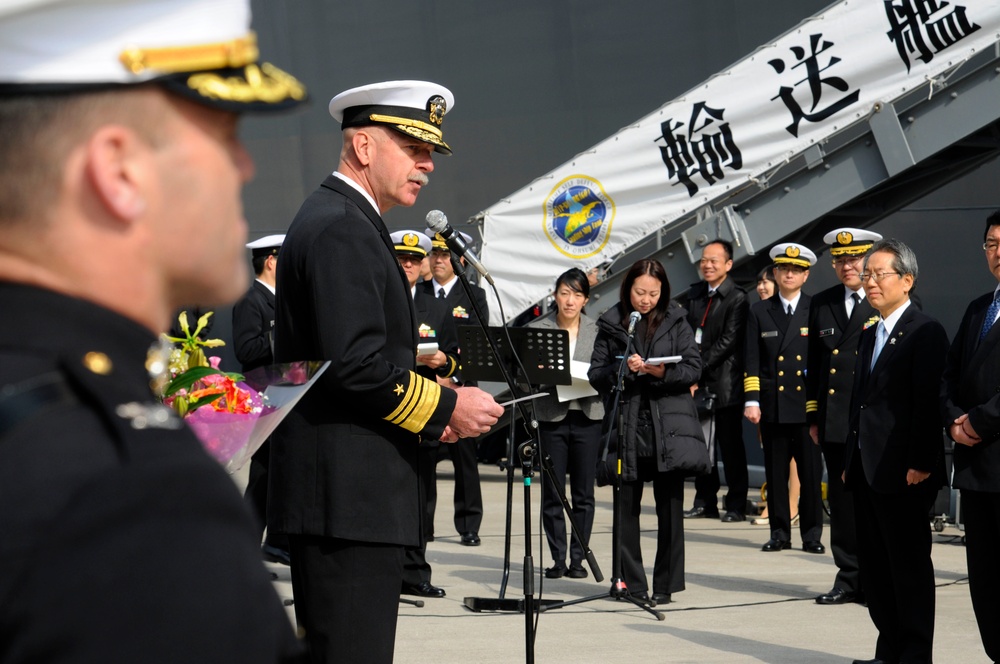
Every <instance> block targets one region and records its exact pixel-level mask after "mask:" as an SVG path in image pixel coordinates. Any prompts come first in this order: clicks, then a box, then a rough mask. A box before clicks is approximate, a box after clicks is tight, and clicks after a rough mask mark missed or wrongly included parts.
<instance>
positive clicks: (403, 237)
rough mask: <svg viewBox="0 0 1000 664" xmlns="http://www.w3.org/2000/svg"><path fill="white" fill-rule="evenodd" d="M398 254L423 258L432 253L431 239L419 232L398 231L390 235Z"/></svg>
mask: <svg viewBox="0 0 1000 664" xmlns="http://www.w3.org/2000/svg"><path fill="white" fill-rule="evenodd" d="M389 239H390V240H392V246H393V247H394V248H395V249H396V253H397V254H406V255H408V256H417V257H418V258H423V257H424V256H426V255H427V254H429V253H430V251H431V239H430V238H429V237H427V236H426V235H424V234H423V233H418V232H417V231H396V232H395V233H392V234H390V235H389Z"/></svg>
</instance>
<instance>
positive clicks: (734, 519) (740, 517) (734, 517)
mask: <svg viewBox="0 0 1000 664" xmlns="http://www.w3.org/2000/svg"><path fill="white" fill-rule="evenodd" d="M746 520H747V517H746V515H745V514H740V513H739V512H734V511H733V510H729V511H728V512H726V513H725V514H724V515H723V517H722V522H723V523H738V522H740V521H746Z"/></svg>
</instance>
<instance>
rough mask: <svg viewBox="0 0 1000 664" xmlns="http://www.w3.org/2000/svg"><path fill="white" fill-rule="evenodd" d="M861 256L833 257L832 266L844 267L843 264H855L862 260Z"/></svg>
mask: <svg viewBox="0 0 1000 664" xmlns="http://www.w3.org/2000/svg"><path fill="white" fill-rule="evenodd" d="M863 258H864V257H863V256H842V257H840V258H835V259H833V266H834V267H844V266H845V265H857V264H858V263H860V262H861V261H862V260H863Z"/></svg>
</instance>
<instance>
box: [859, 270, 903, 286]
mask: <svg viewBox="0 0 1000 664" xmlns="http://www.w3.org/2000/svg"><path fill="white" fill-rule="evenodd" d="M893 274H894V275H896V276H897V277H898V276H899V272H879V273H878V274H875V273H874V272H862V273H861V274H860V275H858V276H860V277H861V281H868V280H869V279H874V280H875V283H877V284H880V283H882V282H883V281H885V278H886V277H888V276H890V275H893Z"/></svg>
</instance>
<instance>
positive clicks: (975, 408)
mask: <svg viewBox="0 0 1000 664" xmlns="http://www.w3.org/2000/svg"><path fill="white" fill-rule="evenodd" d="M983 251H985V252H986V263H987V266H988V267H989V269H990V272H991V273H992V274H993V276H994V277H995V278H996V279H997V280H998V281H1000V211H997V212H994V213H993V214H991V215H990V216H989V218H987V220H986V231H985V233H984V234H983ZM998 315H1000V286H998V287H997V288H995V289H994V290H993V291H992V292H990V293H987V294H985V295H982V296H980V297H978V298H976V299H975V300H973V301H972V303H971V304H969V308H968V309H967V310H966V312H965V315H964V316H963V317H962V325H961V326H960V327H959V328H958V333H957V334H956V335H955V339H954V340H953V341H952V342H951V350H950V351H949V352H948V363H947V366H946V368H945V372H944V404H943V405H944V416H945V427H946V428H947V430H948V435H950V436H951V438H952V440H954V441H955V443H956V445H955V479H954V481H953V482H952V484H953V486H954V487H955V488H957V489H961V491H962V513H963V516H964V517H965V554H966V558H967V560H968V566H969V592H970V593H971V594H972V608H973V609H975V611H976V621H977V622H978V623H979V635H980V636H981V637H982V639H983V646H984V647H985V648H986V654H987V655H989V656H990V659H991V660H993V661H994V662H996V661H1000V632H998V631H997V626H998V625H1000V567H998V565H997V561H998V560H1000V443H998V442H997V440H998V439H1000V393H998V391H997V389H996V388H997V385H1000V343H998V342H1000V325H997V324H996V321H997V316H998Z"/></svg>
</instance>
